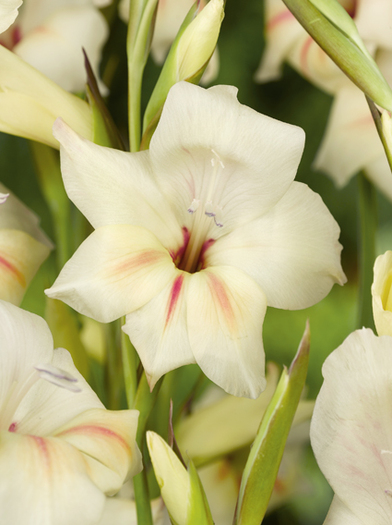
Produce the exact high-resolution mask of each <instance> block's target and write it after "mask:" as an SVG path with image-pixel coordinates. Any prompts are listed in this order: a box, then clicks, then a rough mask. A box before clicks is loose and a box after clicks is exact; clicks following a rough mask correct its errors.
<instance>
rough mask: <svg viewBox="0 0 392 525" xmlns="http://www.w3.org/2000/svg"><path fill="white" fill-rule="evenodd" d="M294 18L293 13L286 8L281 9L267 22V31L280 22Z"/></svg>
mask: <svg viewBox="0 0 392 525" xmlns="http://www.w3.org/2000/svg"><path fill="white" fill-rule="evenodd" d="M294 18H295V17H294V15H293V14H292V13H291V11H289V10H288V9H286V10H284V11H281V12H280V13H278V14H277V15H275V16H273V17H272V18H271V20H270V21H269V22H268V24H267V31H270V30H271V29H273V28H274V27H275V26H277V25H278V24H280V23H281V22H287V21H288V20H293V19H294Z"/></svg>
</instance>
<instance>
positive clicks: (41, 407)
mask: <svg viewBox="0 0 392 525" xmlns="http://www.w3.org/2000/svg"><path fill="white" fill-rule="evenodd" d="M29 346H30V344H29ZM29 346H27V347H25V349H24V351H25V352H26V351H27V350H28V351H30V348H29ZM41 363H42V360H41V361H39V360H38V359H37V360H36V362H35V363H34V364H35V365H38V364H41ZM50 364H51V365H53V366H55V367H57V368H59V369H61V370H64V371H66V372H68V373H69V374H71V375H72V377H74V378H75V379H77V381H78V382H77V385H78V387H79V388H80V392H71V391H69V390H66V389H65V388H60V387H58V386H56V385H53V384H52V383H49V382H48V381H45V380H42V379H41V380H40V381H38V382H37V383H36V384H35V385H34V386H33V387H32V388H31V389H30V391H29V392H28V394H27V395H26V396H25V397H24V399H23V401H22V402H21V403H20V405H19V407H18V409H17V411H16V413H15V416H14V419H13V423H14V426H15V428H14V431H16V432H20V433H22V434H34V435H37V436H48V435H51V434H53V433H54V432H55V431H56V429H58V428H59V427H60V426H62V425H65V424H66V423H67V422H68V421H70V420H71V419H73V418H75V417H76V416H78V415H79V414H81V413H83V412H85V411H86V410H89V409H92V408H103V404H102V403H101V401H100V400H99V399H98V397H97V395H96V393H95V392H94V391H93V390H92V389H91V387H90V386H89V384H88V383H87V381H86V380H85V379H84V378H83V376H82V375H81V374H80V373H79V372H78V370H77V369H76V367H75V365H74V364H73V361H72V357H71V355H70V354H69V352H68V351H67V350H65V349H64V348H57V349H56V350H54V352H53V358H52V359H51V361H50Z"/></svg>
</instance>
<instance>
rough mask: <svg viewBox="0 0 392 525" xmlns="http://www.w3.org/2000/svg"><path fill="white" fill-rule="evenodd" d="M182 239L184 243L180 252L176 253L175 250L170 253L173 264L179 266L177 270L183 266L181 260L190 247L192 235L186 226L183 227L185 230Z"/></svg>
mask: <svg viewBox="0 0 392 525" xmlns="http://www.w3.org/2000/svg"><path fill="white" fill-rule="evenodd" d="M182 238H183V243H182V245H181V246H180V247H179V248H178V250H177V251H176V252H174V251H173V250H171V251H170V256H171V258H172V259H173V262H174V264H175V265H176V266H177V268H178V267H179V266H180V264H181V259H182V258H183V256H184V253H185V250H186V248H187V246H188V242H189V238H190V234H189V231H188V228H186V227H185V226H183V228H182Z"/></svg>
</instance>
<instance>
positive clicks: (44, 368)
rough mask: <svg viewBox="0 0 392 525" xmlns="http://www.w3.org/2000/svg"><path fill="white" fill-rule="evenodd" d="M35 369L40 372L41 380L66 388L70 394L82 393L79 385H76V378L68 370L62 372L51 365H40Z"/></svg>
mask: <svg viewBox="0 0 392 525" xmlns="http://www.w3.org/2000/svg"><path fill="white" fill-rule="evenodd" d="M34 368H35V369H36V370H38V372H39V376H40V378H41V379H45V380H46V381H48V382H49V383H53V384H54V385H56V386H59V387H60V388H65V389H66V390H69V391H70V392H81V390H82V389H81V388H80V387H79V386H78V385H76V383H77V382H78V380H77V379H76V377H73V375H71V374H70V373H69V372H67V371H66V370H62V369H61V368H57V367H55V366H52V365H49V364H46V365H38V366H36V367H34Z"/></svg>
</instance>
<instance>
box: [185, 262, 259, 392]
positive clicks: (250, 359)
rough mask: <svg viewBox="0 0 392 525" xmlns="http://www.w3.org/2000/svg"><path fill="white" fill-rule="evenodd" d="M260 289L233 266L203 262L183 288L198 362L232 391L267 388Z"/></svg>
mask: <svg viewBox="0 0 392 525" xmlns="http://www.w3.org/2000/svg"><path fill="white" fill-rule="evenodd" d="M266 307H267V301H266V298H265V295H264V293H263V291H262V290H261V289H260V288H259V287H258V286H257V284H256V283H255V281H253V279H250V278H249V277H248V276H247V275H246V274H245V273H243V272H242V271H241V270H238V269H237V268H233V267H230V266H220V267H214V268H207V269H206V270H203V271H201V272H198V273H195V274H193V275H192V278H191V279H190V281H189V285H188V293H187V323H188V334H189V341H190V344H191V348H192V352H193V354H194V356H195V359H196V362H197V364H198V365H199V366H200V368H201V369H202V370H203V372H204V373H205V375H206V376H207V377H209V378H210V379H211V380H212V381H213V382H214V383H216V384H217V385H218V386H220V387H221V388H223V389H224V390H226V392H228V393H230V394H233V395H235V396H244V397H252V398H256V397H258V395H259V394H260V393H261V392H262V391H263V390H264V389H265V386H266V380H265V374H264V367H265V363H264V350H263V342H262V335H261V333H262V325H263V320H264V315H265V311H266Z"/></svg>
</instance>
